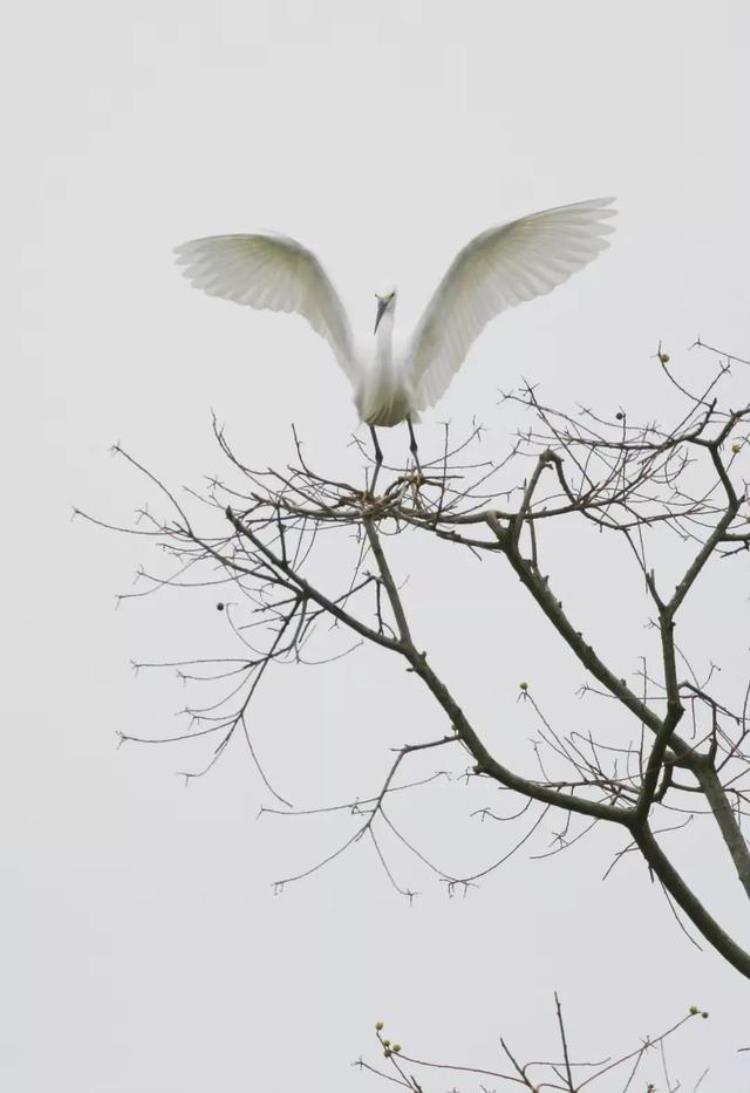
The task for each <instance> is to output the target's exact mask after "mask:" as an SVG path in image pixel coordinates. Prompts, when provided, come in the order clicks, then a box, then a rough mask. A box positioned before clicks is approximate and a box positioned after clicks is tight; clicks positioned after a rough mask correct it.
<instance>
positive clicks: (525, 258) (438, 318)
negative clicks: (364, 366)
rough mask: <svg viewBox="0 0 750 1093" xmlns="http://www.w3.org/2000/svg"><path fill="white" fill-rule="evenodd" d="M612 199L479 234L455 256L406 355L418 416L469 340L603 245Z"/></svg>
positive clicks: (552, 284) (465, 350) (443, 384)
mask: <svg viewBox="0 0 750 1093" xmlns="http://www.w3.org/2000/svg"><path fill="white" fill-rule="evenodd" d="M613 200H614V198H611V197H607V198H599V199H597V200H594V201H582V202H580V203H579V204H577V205H563V206H561V207H560V208H557V209H547V210H546V212H541V213H535V214H534V215H533V216H525V217H524V218H523V219H522V220H512V221H511V222H510V223H508V224H502V225H501V226H500V227H497V228H490V229H489V230H488V231H485V232H482V234H481V235H478V236H477V237H476V238H475V239H472V241H471V242H470V243H468V244H467V246H465V247H464V248H463V250H462V251H459V253H458V254H457V255H456V257H455V259H454V260H453V263H452V265H451V266H450V268H449V269H448V272H447V273H446V275H445V277H443V279H442V281H441V282H440V284H439V285H438V287H437V289H436V290H435V293H434V295H433V297H432V299H431V300H430V302H429V304H428V305H427V308H426V310H425V312H424V314H423V316H422V318H421V319H420V321H419V324H418V326H417V328H416V331H415V333H414V337H413V339H412V342H411V345H410V351H409V355H408V361H409V371H410V376H411V382H412V386H413V390H414V394H415V404H416V406H417V408H418V409H420V410H421V409H425V407H427V406H433V405H434V404H435V403H436V402H437V400H438V399H439V398H440V397H441V396H442V395H443V394H444V392H445V391H446V389H447V387H448V385H449V384H450V382H451V380H452V379H453V376H454V375H455V373H456V372H457V371H458V369H459V368H460V367H461V365H462V363H463V361H464V358H465V357H466V354H467V353H468V351H469V348H470V346H471V344H472V342H473V341H474V340H475V338H477V337H478V335H479V334H480V333H481V331H482V330H483V329H484V327H485V326H486V325H487V323H488V322H489V321H490V319H493V318H494V317H495V316H496V315H498V314H499V313H500V312H501V311H504V310H505V308H507V307H513V306H514V305H515V304H520V303H521V302H522V301H524V300H531V299H533V298H534V296H541V295H543V294H544V293H545V292H550V291H551V290H552V289H553V288H554V287H555V286H556V285H559V284H561V283H562V282H563V281H566V280H567V279H568V277H570V276H571V274H573V273H575V271H576V270H578V269H581V268H582V267H583V266H585V265H586V264H587V263H588V262H591V261H592V259H594V258H595V257H596V256H597V254H599V252H600V251H602V250H604V249H605V248H606V247H607V246H608V245H609V244H608V242H607V240H606V239H605V238H604V237H605V236H606V235H608V234H609V232H611V231H612V230H613V228H612V226H611V225H610V224H607V220H608V218H609V217H611V216H614V214H615V210H614V209H613V208H611V207H610V206H611V204H612V202H613Z"/></svg>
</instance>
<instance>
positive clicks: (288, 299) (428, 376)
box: [175, 198, 615, 485]
mask: <svg viewBox="0 0 750 1093" xmlns="http://www.w3.org/2000/svg"><path fill="white" fill-rule="evenodd" d="M613 200H614V199H613V198H598V199H595V200H593V201H581V202H579V203H577V204H575V205H562V206H560V207H558V208H556V209H547V210H546V211H544V212H539V213H534V214H532V215H531V216H524V217H522V218H521V219H520V220H511V221H509V222H508V223H506V224H501V225H499V226H498V227H493V228H489V229H488V230H487V231H484V232H482V233H481V234H480V235H477V236H476V237H475V238H474V239H472V240H471V241H470V242H469V243H467V244H466V246H465V247H464V248H463V249H462V250H460V251H459V252H458V254H457V255H456V257H455V258H454V259H453V262H452V263H451V265H450V266H449V267H448V270H447V272H446V274H445V276H444V277H443V279H442V281H441V282H440V284H439V285H438V286H437V288H436V289H435V291H434V293H433V295H432V298H431V299H430V301H429V303H428V304H427V307H426V308H425V311H424V313H423V315H422V317H421V318H420V320H419V322H418V323H417V326H416V328H415V329H414V331H413V333H412V334H411V336H410V337H407V338H405V339H401V340H400V341H397V342H396V343H395V344H394V319H395V313H396V291H395V289H394V290H392V291H389V292H386V293H384V294H381V295H376V300H377V310H376V314H375V323H374V330H373V331H371V332H368V334H367V336H363V337H358V338H355V336H354V334H353V333H352V329H351V325H350V323H349V319H348V316H347V313H346V310H345V308H344V306H343V304H342V303H341V299H340V298H339V295H338V293H337V292H336V289H335V288H334V287H333V284H332V283H331V281H330V279H329V277H328V275H327V274H326V272H325V270H324V269H323V267H322V265H321V264H320V262H319V261H318V259H317V258H316V256H315V255H314V254H313V253H312V251H309V250H307V248H306V247H303V246H302V244H301V243H298V242H297V241H296V240H294V239H290V238H289V237H288V236H284V235H214V236H209V237H208V238H205V239H193V240H191V241H190V242H188V243H183V244H181V246H179V247H176V248H175V254H176V255H177V261H178V262H179V263H180V265H182V266H184V270H183V272H184V274H185V276H186V277H187V279H188V280H189V281H190V283H191V284H192V285H193V286H194V287H195V288H199V289H202V290H203V292H206V293H208V295H209V296H220V297H222V298H223V299H225V300H232V301H234V302H235V303H238V304H247V305H248V306H249V307H254V308H258V309H262V308H268V309H269V310H271V311H287V312H290V311H291V312H296V313H297V314H299V315H302V316H303V318H305V319H307V321H308V323H309V324H310V326H311V327H312V328H313V330H315V331H316V333H318V334H320V336H321V337H323V338H325V339H326V341H327V342H328V344H329V345H330V347H331V349H332V351H333V354H334V356H335V357H336V360H337V361H338V363H339V365H340V366H341V368H342V369H343V371H344V374H345V375H346V376H347V378H348V379H349V381H350V383H351V385H352V388H353V392H354V402H355V404H356V407H357V411H358V413H359V416H360V419H361V420H362V421H363V422H364V423H365V424H367V425H368V426H369V427H370V433H371V436H372V440H373V444H374V448H375V461H376V474H377V471H378V470H379V468H380V464H381V463H382V461H383V456H382V452H381V450H380V445H379V443H378V438H377V434H376V432H375V429H376V427H380V426H386V427H390V426H392V425H398V424H399V423H400V422H402V421H405V422H406V423H407V425H408V427H409V436H410V449H411V452H412V454H413V456H414V459H415V462H416V463H417V468H418V467H419V463H418V460H417V444H416V440H415V437H414V430H413V428H412V425H413V423H414V422H415V421H417V420H418V414H419V411H420V410H425V409H427V408H428V407H430V406H434V405H435V403H436V402H437V401H438V400H439V399H440V398H442V396H443V395H444V394H445V392H446V390H447V388H448V386H449V384H450V382H451V380H452V379H453V376H454V375H455V374H456V372H457V371H458V369H459V368H460V367H461V365H462V364H463V362H464V360H465V358H466V355H467V353H468V351H469V349H470V347H471V345H472V343H473V342H474V340H475V339H476V338H477V337H478V336H479V334H480V333H481V332H482V330H483V329H484V327H485V326H486V325H487V323H488V322H489V321H490V320H491V319H494V317H495V316H496V315H499V314H500V312H501V311H504V310H505V309H506V308H508V307H513V306H514V305H515V304H520V303H522V302H523V301H524V300H531V299H533V298H534V297H535V296H542V295H544V294H545V293H547V292H550V291H551V290H552V289H553V288H555V287H556V286H557V285H559V284H562V282H563V281H566V280H567V279H568V277H570V276H571V275H572V274H573V273H575V272H576V270H579V269H582V268H583V266H585V265H587V264H588V263H589V262H591V261H592V260H593V259H594V258H596V256H597V254H599V253H600V252H601V251H603V250H604V249H605V248H606V247H607V246H608V242H607V239H606V236H607V235H608V234H609V233H610V232H611V231H612V230H613V228H612V226H611V225H610V224H609V223H608V220H609V218H610V217H612V216H614V214H615V210H614V209H613V208H612V203H613ZM373 485H374V482H373Z"/></svg>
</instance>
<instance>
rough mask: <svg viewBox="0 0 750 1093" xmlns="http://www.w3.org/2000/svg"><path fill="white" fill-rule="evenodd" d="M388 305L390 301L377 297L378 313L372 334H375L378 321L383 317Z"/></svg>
mask: <svg viewBox="0 0 750 1093" xmlns="http://www.w3.org/2000/svg"><path fill="white" fill-rule="evenodd" d="M389 303H390V300H381V298H380V297H379V296H378V313H377V315H376V316H375V330H373V334H375V333H377V329H378V326H379V325H380V320H381V319H382V318H383V316H384V315H385V312H386V309H387V307H388V304H389Z"/></svg>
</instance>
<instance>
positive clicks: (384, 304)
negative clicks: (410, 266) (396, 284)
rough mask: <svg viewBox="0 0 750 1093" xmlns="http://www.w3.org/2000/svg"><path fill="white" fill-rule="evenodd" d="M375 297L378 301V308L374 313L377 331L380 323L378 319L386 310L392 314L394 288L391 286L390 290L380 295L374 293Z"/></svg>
mask: <svg viewBox="0 0 750 1093" xmlns="http://www.w3.org/2000/svg"><path fill="white" fill-rule="evenodd" d="M375 299H376V300H377V302H378V310H377V312H376V314H375V330H376V331H377V329H378V326H379V325H380V320H381V319H382V318H383V316H384V315H385V314H386V312H388V314H389V315H391V316H392V315H393V312H394V311H395V310H396V290H395V288H392V289H391V290H390V292H384V293H383V294H382V295H379V294H378V293H377V292H376V293H375Z"/></svg>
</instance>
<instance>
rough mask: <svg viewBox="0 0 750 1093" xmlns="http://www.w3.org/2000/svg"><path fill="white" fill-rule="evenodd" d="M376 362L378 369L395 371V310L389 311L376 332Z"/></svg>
mask: <svg viewBox="0 0 750 1093" xmlns="http://www.w3.org/2000/svg"><path fill="white" fill-rule="evenodd" d="M375 363H376V365H377V368H378V371H379V372H380V373H381V374H382V373H385V372H387V373H391V372H392V371H393V312H392V311H387V312H386V313H385V315H384V316H383V318H382V319H381V320H380V322H379V323H378V329H377V331H376V332H375Z"/></svg>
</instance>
